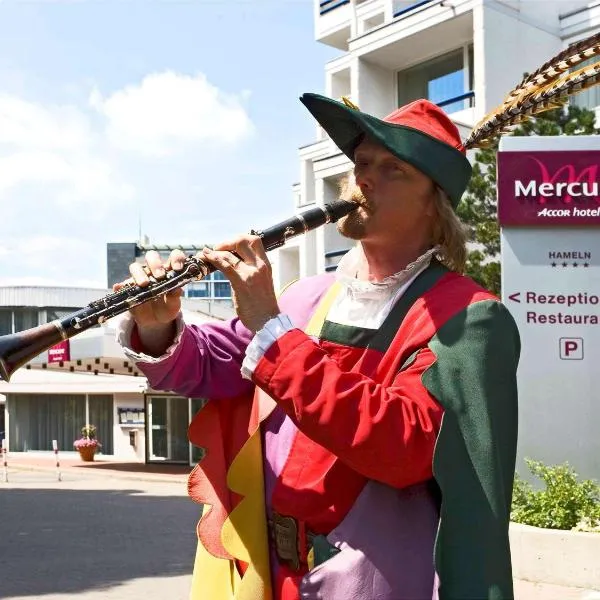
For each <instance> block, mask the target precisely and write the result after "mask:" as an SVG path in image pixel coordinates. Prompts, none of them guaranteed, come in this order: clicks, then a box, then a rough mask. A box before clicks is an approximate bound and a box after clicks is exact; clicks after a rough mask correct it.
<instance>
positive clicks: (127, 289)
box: [0, 200, 358, 381]
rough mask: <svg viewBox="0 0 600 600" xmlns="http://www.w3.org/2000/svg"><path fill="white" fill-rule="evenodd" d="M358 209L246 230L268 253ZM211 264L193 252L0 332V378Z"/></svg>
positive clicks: (334, 206)
mask: <svg viewBox="0 0 600 600" xmlns="http://www.w3.org/2000/svg"><path fill="white" fill-rule="evenodd" d="M356 208H358V205H357V204H356V203H354V202H347V201H345V200H338V201H335V202H332V203H330V204H326V205H325V206H323V207H319V206H317V207H315V208H311V209H309V210H307V211H305V212H303V213H300V214H297V215H294V216H293V217H291V218H289V219H286V220H284V221H281V222H280V223H277V224H276V225H274V226H272V227H269V228H268V229H265V230H263V231H254V230H252V231H251V232H250V234H251V235H257V236H258V237H260V238H261V240H262V243H263V246H264V248H265V250H266V251H267V252H268V251H270V250H274V249H275V248H279V247H280V246H283V245H284V244H285V243H286V242H287V241H288V240H289V239H291V238H293V237H296V236H298V235H301V234H304V233H306V232H308V231H311V230H312V229H316V228H317V227H320V226H321V225H325V224H327V223H335V222H336V221H337V220H338V219H341V218H342V217H343V216H345V215H347V214H348V213H350V212H352V211H353V210H355V209H356ZM215 270H216V269H215V267H214V266H213V265H212V264H210V263H208V262H206V261H204V260H202V259H201V258H198V257H196V256H188V257H187V258H186V259H185V261H184V264H183V267H182V268H181V269H180V270H177V271H175V270H170V271H168V272H167V274H166V275H165V277H164V278H161V279H155V278H153V277H150V283H149V284H148V285H145V286H139V285H136V284H134V283H126V284H124V285H123V286H122V287H121V288H120V289H119V290H118V291H116V292H112V293H110V294H107V295H106V296H104V297H102V298H100V299H98V300H94V301H93V302H91V303H90V304H88V305H87V306H86V307H84V308H82V309H81V310H78V311H76V312H74V313H72V314H70V315H67V316H66V317H63V318H62V319H56V320H55V321H51V322H50V323H45V324H43V325H39V326H37V327H32V328H31V329H26V330H24V331H21V332H18V333H13V334H9V335H4V336H0V377H2V379H3V380H4V381H9V380H10V377H11V375H12V374H13V373H14V372H15V371H16V370H17V369H18V368H20V367H22V366H23V365H24V364H25V363H27V362H29V361H30V360H31V359H32V358H34V357H35V356H38V355H39V354H41V353H42V352H44V351H45V350H48V349H49V348H51V347H52V346H54V345H55V344H57V343H59V342H60V341H62V340H68V339H70V338H72V337H74V336H76V335H77V334H79V333H81V332H83V331H86V330H87V329H90V328H91V327H94V326H96V325H101V324H102V323H104V322H106V321H108V320H109V319H112V318H113V317H116V316H118V315H120V314H122V313H124V312H127V311H128V310H130V309H131V308H133V307H134V306H138V305H140V304H144V303H145V302H149V301H150V300H154V299H155V298H157V297H159V296H162V295H163V294H167V293H168V292H170V291H172V290H175V289H177V288H180V287H183V286H185V285H187V284H188V283H190V282H192V281H200V280H202V279H204V278H205V277H207V276H208V275H209V274H210V273H212V272H213V271H215Z"/></svg>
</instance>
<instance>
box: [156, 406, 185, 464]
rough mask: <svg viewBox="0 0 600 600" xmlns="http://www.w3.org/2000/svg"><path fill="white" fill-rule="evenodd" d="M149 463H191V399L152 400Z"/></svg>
mask: <svg viewBox="0 0 600 600" xmlns="http://www.w3.org/2000/svg"><path fill="white" fill-rule="evenodd" d="M147 401H148V460H149V461H150V462H152V461H164V462H177V463H185V464H188V462H189V450H188V440H187V428H188V399H187V398H181V397H179V396H148V399H147Z"/></svg>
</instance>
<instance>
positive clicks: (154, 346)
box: [113, 250, 186, 356]
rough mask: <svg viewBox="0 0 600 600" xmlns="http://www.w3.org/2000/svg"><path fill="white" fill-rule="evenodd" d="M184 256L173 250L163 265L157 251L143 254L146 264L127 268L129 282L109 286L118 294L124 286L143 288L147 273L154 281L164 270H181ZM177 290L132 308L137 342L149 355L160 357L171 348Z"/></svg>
mask: <svg viewBox="0 0 600 600" xmlns="http://www.w3.org/2000/svg"><path fill="white" fill-rule="evenodd" d="M185 258H186V257H185V254H184V253H183V252H181V250H173V252H171V255H170V256H169V258H168V260H167V261H166V262H165V263H163V261H162V259H161V257H160V255H159V254H158V252H155V251H154V250H151V251H150V252H147V253H146V255H145V259H146V264H145V265H144V264H142V263H137V262H136V263H132V264H131V265H129V272H130V273H131V279H129V280H128V281H124V282H122V283H116V284H115V285H114V286H113V290H114V291H118V290H119V289H120V288H121V287H123V285H124V284H126V283H135V284H137V285H139V286H142V287H145V286H147V285H148V284H149V283H150V278H149V275H148V273H150V274H151V275H152V276H153V277H154V278H155V279H162V278H163V277H164V276H165V274H166V272H167V270H169V269H175V270H180V269H182V268H183V261H184V260H185ZM182 293H183V290H182V289H181V288H178V289H175V290H172V291H170V292H168V293H167V294H161V295H160V296H157V297H156V298H154V299H153V300H150V301H149V302H145V303H144V304H140V305H138V306H134V307H133V308H132V309H131V310H130V312H131V314H132V316H133V318H134V319H135V322H136V323H137V325H138V332H139V335H140V341H141V342H142V345H143V349H144V352H146V354H149V355H151V356H160V355H161V354H163V353H164V351H165V350H166V349H167V348H168V347H169V346H170V345H171V343H172V342H173V339H174V337H175V327H174V321H175V318H176V317H177V315H178V313H179V310H180V309H181V295H182Z"/></svg>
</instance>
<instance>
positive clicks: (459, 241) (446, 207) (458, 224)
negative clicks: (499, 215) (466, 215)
mask: <svg viewBox="0 0 600 600" xmlns="http://www.w3.org/2000/svg"><path fill="white" fill-rule="evenodd" d="M434 202H435V208H436V211H437V219H436V221H435V223H434V226H433V240H432V241H433V245H434V246H438V247H439V249H438V251H437V254H436V256H437V258H438V259H439V261H440V262H441V263H442V264H444V265H446V266H447V267H448V268H449V269H451V270H452V271H456V272H457V273H463V272H464V270H465V267H466V262H467V240H468V235H469V233H468V229H467V227H466V226H465V224H464V223H463V222H462V221H461V220H460V219H459V218H458V215H457V214H456V213H455V212H454V209H453V208H452V205H451V204H450V198H448V195H447V194H446V192H444V190H442V189H440V188H437V194H436V195H435V198H434Z"/></svg>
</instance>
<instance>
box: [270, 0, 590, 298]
mask: <svg viewBox="0 0 600 600" xmlns="http://www.w3.org/2000/svg"><path fill="white" fill-rule="evenodd" d="M314 20H315V37H316V40H317V41H318V42H321V43H324V44H328V45H330V46H333V47H335V48H338V49H339V50H341V52H342V54H341V56H339V57H338V58H336V59H334V60H332V61H330V62H329V63H327V64H326V65H325V86H324V88H325V89H324V90H323V93H324V94H325V95H327V96H330V97H333V98H336V99H339V98H341V97H342V96H348V97H349V98H350V99H351V100H352V101H353V102H354V103H355V104H357V105H358V106H359V107H360V108H361V109H362V110H364V111H366V112H369V113H372V114H374V115H376V116H379V117H384V116H386V115H387V114H389V113H391V112H392V111H393V110H394V109H396V108H397V107H398V106H401V105H403V104H406V103H407V102H410V101H412V100H415V99H417V98H428V99H430V100H432V101H433V102H435V103H437V104H439V105H440V106H442V107H443V108H444V109H445V110H446V111H447V112H448V113H449V114H450V115H451V117H452V119H453V120H454V121H455V122H456V123H457V125H458V126H459V129H460V130H461V133H462V134H463V137H464V138H466V137H467V134H468V133H469V131H470V129H471V128H472V127H473V126H474V125H475V123H476V122H477V121H478V120H479V119H481V118H482V117H483V116H484V115H485V114H486V113H487V112H488V111H489V110H491V109H492V108H493V107H494V106H496V105H497V104H499V103H500V102H501V101H502V99H503V98H504V96H505V95H506V94H507V93H508V92H509V91H510V90H511V89H512V88H513V87H514V86H515V85H516V84H517V83H518V82H519V81H520V80H521V78H522V77H523V74H524V73H525V72H531V71H533V70H534V69H535V68H537V67H538V66H540V65H541V64H543V63H544V62H545V61H547V60H548V59H549V58H550V57H551V56H553V55H554V54H556V53H557V52H559V51H560V50H561V49H562V48H564V47H566V46H567V45H568V44H570V43H572V42H574V41H576V40H578V39H581V38H584V37H587V36H588V35H590V34H592V33H594V32H596V31H598V30H600V2H598V1H597V0H596V1H593V2H585V1H581V0H558V1H556V0H420V1H415V0H314ZM306 91H307V92H319V91H320V90H306ZM575 102H576V103H578V104H580V105H583V106H587V107H588V108H594V107H597V106H598V105H600V90H599V88H597V87H596V88H592V90H590V91H588V92H584V93H582V94H580V95H579V96H577V97H576V99H575ZM299 110H301V108H300V109H299ZM307 118H311V117H307ZM315 127H316V140H315V141H314V142H312V143H310V144H308V145H306V146H303V147H302V148H300V151H299V155H300V181H299V182H298V183H296V184H295V185H294V186H293V199H294V209H295V210H296V211H302V210H305V209H307V208H310V207H311V206H315V205H321V206H322V205H323V204H324V203H325V202H328V201H331V200H334V199H336V198H337V190H338V183H339V179H340V177H341V176H342V175H344V174H345V173H347V172H348V171H349V170H350V169H351V168H352V165H351V163H350V161H349V160H348V159H347V158H346V156H345V155H343V154H342V153H341V152H340V151H339V150H338V149H337V148H336V147H335V146H334V145H333V143H332V142H331V141H330V140H329V139H328V138H327V136H326V135H325V133H324V132H323V130H322V129H321V128H320V127H319V126H318V125H316V124H315ZM349 247H350V242H349V241H348V240H345V239H343V238H341V236H339V235H338V234H337V231H336V229H335V225H327V226H325V227H321V228H320V229H318V230H315V231H312V232H310V233H308V234H306V235H304V236H301V237H298V238H295V239H293V240H290V241H289V242H288V243H287V244H286V246H285V247H284V248H281V249H279V250H277V251H275V252H273V256H272V261H273V264H274V273H275V278H276V285H277V287H278V288H279V289H281V287H282V286H283V285H284V284H285V283H287V282H289V281H291V280H293V279H296V278H298V277H304V276H307V275H312V274H316V273H320V272H323V271H325V270H328V269H332V268H335V265H336V264H337V261H338V260H339V257H340V256H341V254H343V253H344V252H345V251H346V250H347V249H348V248H349Z"/></svg>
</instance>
